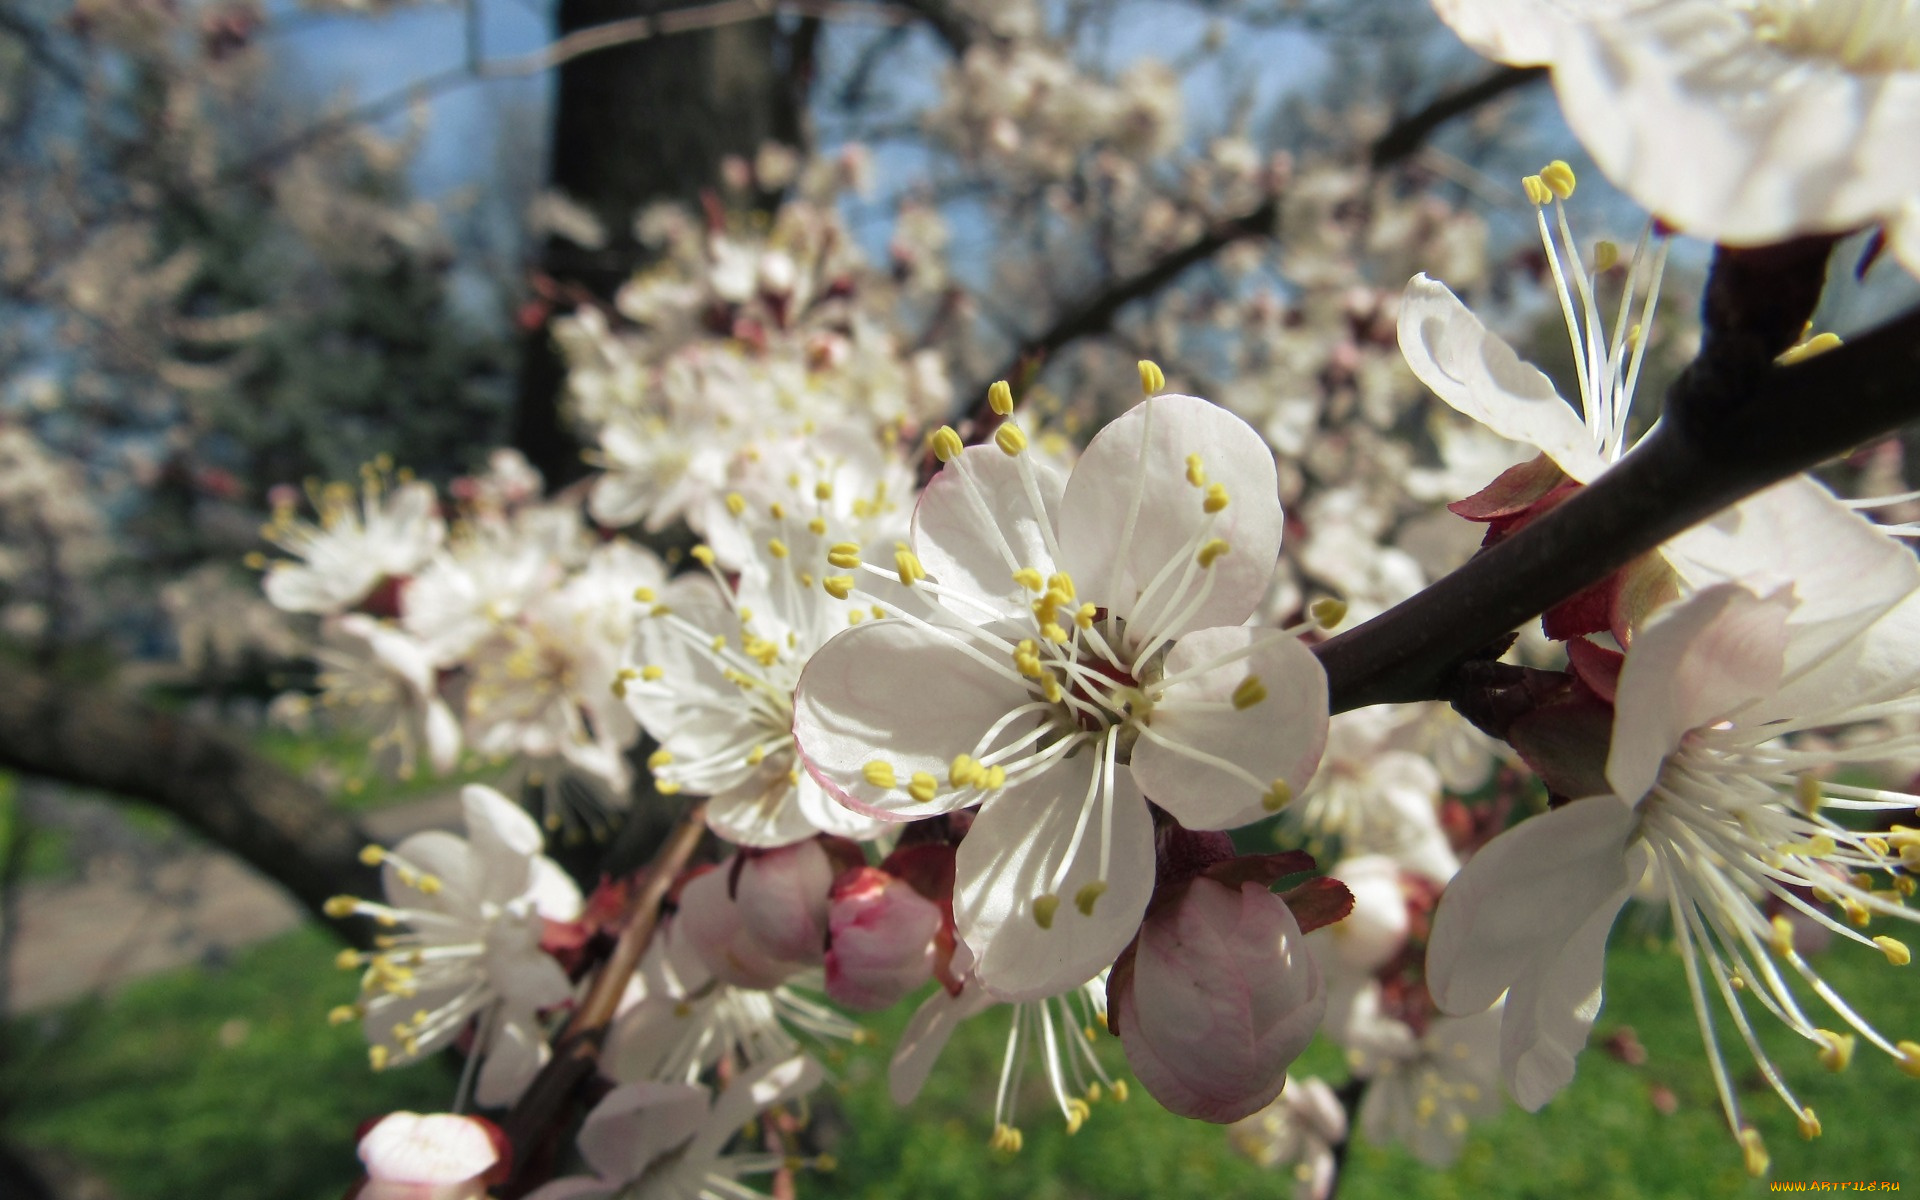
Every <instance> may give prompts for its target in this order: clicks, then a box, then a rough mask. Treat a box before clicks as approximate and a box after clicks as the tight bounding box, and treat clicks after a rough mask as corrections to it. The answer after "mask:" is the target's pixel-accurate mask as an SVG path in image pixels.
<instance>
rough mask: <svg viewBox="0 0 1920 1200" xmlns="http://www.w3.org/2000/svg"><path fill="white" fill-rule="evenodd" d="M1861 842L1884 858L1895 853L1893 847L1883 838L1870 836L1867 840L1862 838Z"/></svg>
mask: <svg viewBox="0 0 1920 1200" xmlns="http://www.w3.org/2000/svg"><path fill="white" fill-rule="evenodd" d="M1861 841H1863V842H1864V843H1865V844H1866V847H1867V849H1869V850H1871V851H1873V852H1874V853H1875V854H1878V855H1880V856H1881V857H1882V858H1885V857H1886V856H1887V855H1889V854H1892V853H1893V847H1892V846H1891V845H1889V844H1888V843H1887V839H1885V838H1883V837H1878V836H1869V837H1866V838H1862V839H1861Z"/></svg>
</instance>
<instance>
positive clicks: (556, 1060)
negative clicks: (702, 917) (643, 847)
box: [503, 802, 707, 1200]
mask: <svg viewBox="0 0 1920 1200" xmlns="http://www.w3.org/2000/svg"><path fill="white" fill-rule="evenodd" d="M706 829H707V825H706V804H705V802H702V803H699V804H696V805H694V806H693V807H692V808H690V809H688V810H687V812H686V813H685V815H683V816H682V817H681V818H680V823H679V824H678V825H676V826H674V829H673V832H672V833H671V834H669V835H668V836H667V840H666V841H665V842H663V843H662V844H661V846H660V849H659V852H658V853H656V854H655V855H654V857H653V862H652V863H650V864H649V865H648V867H647V874H646V878H645V880H644V881H643V882H642V883H641V885H640V887H639V888H638V889H637V890H636V891H635V892H634V894H633V898H632V900H631V901H630V902H629V903H628V905H627V911H626V915H625V917H624V919H623V922H622V925H621V929H620V939H619V941H617V942H615V943H614V947H613V953H611V954H610V955H608V956H607V960H606V962H604V963H603V964H601V967H600V971H599V973H598V974H597V975H595V976H594V978H593V984H592V986H591V987H589V988H588V990H587V996H586V999H584V1000H582V1001H581V1002H580V1007H579V1008H577V1009H575V1010H574V1013H573V1017H572V1019H571V1020H569V1021H568V1022H567V1027H566V1029H565V1030H563V1031H562V1032H561V1034H560V1036H559V1037H558V1038H557V1039H556V1040H555V1042H554V1051H553V1058H552V1059H551V1060H550V1061H549V1062H548V1063H547V1065H546V1066H545V1067H543V1068H541V1071H540V1074H539V1075H538V1076H536V1077H535V1078H534V1081H533V1082H532V1083H531V1084H529V1085H528V1087H527V1090H526V1091H525V1092H524V1093H523V1094H522V1095H521V1097H520V1101H519V1103H517V1104H515V1105H514V1106H513V1112H512V1113H511V1114H510V1115H509V1116H508V1117H507V1120H506V1126H505V1128H506V1133H507V1137H508V1138H509V1139H510V1140H511V1141H512V1143H513V1147H514V1177H513V1182H512V1184H511V1185H510V1186H509V1187H507V1188H506V1189H504V1192H503V1194H504V1195H505V1196H507V1197H508V1198H509V1200H512V1198H513V1197H517V1196H520V1195H523V1194H525V1193H526V1192H527V1191H529V1190H531V1188H532V1186H533V1184H535V1183H537V1182H539V1181H540V1178H541V1176H542V1175H544V1174H546V1173H548V1172H549V1169H550V1167H551V1154H550V1153H548V1151H549V1149H550V1142H551V1135H553V1134H554V1133H556V1132H558V1131H559V1130H561V1129H563V1128H564V1127H565V1125H566V1123H567V1121H568V1119H569V1117H570V1116H571V1111H572V1106H573V1101H574V1099H575V1098H576V1097H577V1096H578V1095H579V1093H580V1088H581V1086H582V1085H584V1084H585V1083H587V1082H588V1081H589V1080H591V1079H592V1078H593V1076H594V1073H595V1071H596V1069H597V1068H598V1065H599V1062H600V1051H601V1049H602V1048H603V1047H604V1046H605V1044H606V1040H607V1027H608V1026H609V1025H611V1024H612V1023H613V1014H614V1011H615V1010H616V1009H617V1008H618V1007H619V1005H620V997H621V996H622V994H624V993H625V991H626V987H627V981H628V980H629V979H631V978H632V977H633V973H634V971H635V970H637V969H638V968H639V966H640V959H641V957H642V956H643V955H645V954H646V951H647V946H648V944H649V943H651V942H652V941H653V934H654V930H655V929H657V928H658V927H659V924H660V905H661V903H662V902H663V901H664V900H665V899H666V897H667V890H668V889H669V888H671V887H672V886H673V881H674V880H675V879H676V878H678V877H679V875H680V872H682V871H684V870H685V869H686V866H687V863H688V861H689V860H691V859H692V857H693V852H694V851H695V850H696V849H698V848H699V845H700V839H701V838H702V837H703V836H704V835H705V833H706Z"/></svg>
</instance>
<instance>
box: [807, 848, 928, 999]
mask: <svg viewBox="0 0 1920 1200" xmlns="http://www.w3.org/2000/svg"><path fill="white" fill-rule="evenodd" d="M940 924H941V914H940V907H939V905H937V904H934V903H933V902H932V901H930V900H928V899H927V898H926V897H924V896H922V895H920V893H918V892H916V891H914V890H913V888H912V887H911V886H909V885H908V884H907V883H906V882H905V881H904V880H900V879H896V878H895V877H894V876H892V875H889V874H887V873H886V872H885V871H882V870H879V869H877V868H875V867H858V868H856V869H854V870H852V871H848V872H847V873H846V874H844V875H842V876H841V877H840V878H839V880H838V881H836V882H835V884H834V887H833V903H832V905H831V907H829V908H828V910H827V930H828V935H829V938H830V942H829V944H828V947H827V995H829V996H831V997H832V998H833V999H834V1000H836V1001H838V1002H839V1003H841V1004H844V1005H846V1006H847V1007H848V1008H852V1009H859V1010H863V1011H867V1012H872V1011H875V1010H878V1009H882V1008H886V1007H888V1006H889V1005H891V1004H893V1003H894V1002H895V1001H897V1000H899V999H900V998H901V997H903V996H905V995H906V994H907V993H908V992H910V991H912V990H913V989H915V988H917V987H919V986H920V985H921V984H923V983H925V982H926V981H927V980H928V979H930V978H931V977H932V975H933V961H934V954H935V948H934V938H935V936H936V935H937V934H938V933H939V932H940Z"/></svg>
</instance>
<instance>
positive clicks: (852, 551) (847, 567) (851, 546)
mask: <svg viewBox="0 0 1920 1200" xmlns="http://www.w3.org/2000/svg"><path fill="white" fill-rule="evenodd" d="M827 563H828V564H829V565H830V566H835V567H839V568H840V569H841V570H842V571H851V570H853V569H854V568H855V567H857V566H859V565H860V543H859V542H835V543H834V544H833V545H831V546H828V547H827Z"/></svg>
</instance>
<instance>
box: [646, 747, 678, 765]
mask: <svg viewBox="0 0 1920 1200" xmlns="http://www.w3.org/2000/svg"><path fill="white" fill-rule="evenodd" d="M672 761H673V751H671V750H668V749H667V748H666V747H664V746H662V747H661V748H660V749H658V750H655V751H654V752H653V753H652V754H649V755H647V769H648V770H649V771H658V770H659V769H660V768H661V767H664V766H666V765H667V764H668V763H670V762H672Z"/></svg>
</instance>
